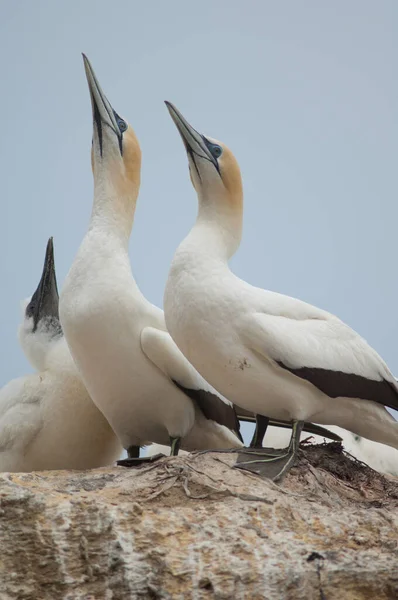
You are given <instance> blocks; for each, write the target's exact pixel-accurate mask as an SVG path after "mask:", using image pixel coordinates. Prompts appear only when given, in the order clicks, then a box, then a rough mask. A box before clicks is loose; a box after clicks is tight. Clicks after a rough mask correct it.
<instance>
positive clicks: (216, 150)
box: [202, 135, 222, 159]
mask: <svg viewBox="0 0 398 600" xmlns="http://www.w3.org/2000/svg"><path fill="white" fill-rule="evenodd" d="M202 139H203V141H204V143H205V144H206V146H207V147H208V149H209V150H210V152H211V154H212V156H213V157H214V158H215V159H217V158H219V157H220V156H221V154H222V148H221V146H219V145H218V144H212V142H209V140H208V139H207V138H205V136H204V135H202Z"/></svg>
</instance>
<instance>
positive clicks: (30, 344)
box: [18, 319, 64, 371]
mask: <svg viewBox="0 0 398 600" xmlns="http://www.w3.org/2000/svg"><path fill="white" fill-rule="evenodd" d="M18 339H19V343H20V345H21V348H22V350H23V353H24V354H25V356H26V358H27V359H28V361H29V363H30V364H31V365H32V367H33V368H34V369H36V370H37V371H44V370H45V369H46V368H47V362H48V357H49V355H50V354H51V351H52V350H53V348H54V347H55V346H56V345H58V344H59V342H60V341H61V340H63V339H64V338H63V336H62V334H61V335H55V336H54V333H53V331H52V330H50V329H48V328H42V327H40V324H39V327H38V328H37V330H36V331H35V332H34V333H33V331H32V319H25V320H24V322H23V323H22V324H21V325H20V327H19V329H18Z"/></svg>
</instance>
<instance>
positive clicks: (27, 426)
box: [0, 238, 122, 472]
mask: <svg viewBox="0 0 398 600" xmlns="http://www.w3.org/2000/svg"><path fill="white" fill-rule="evenodd" d="M25 307H26V308H25V311H24V321H23V323H22V325H21V326H20V328H19V340H20V343H21V346H22V349H23V350H24V352H25V354H26V356H27V358H28V360H29V361H30V362H31V364H32V366H34V367H35V368H36V369H37V370H38V372H37V373H33V374H31V375H26V376H25V377H20V378H19V379H14V380H12V381H10V382H9V383H8V384H7V385H5V386H4V387H3V388H2V389H1V390H0V470H1V471H13V472H16V471H19V472H21V471H25V472H26V471H41V470H49V469H90V468H94V467H101V466H105V465H109V464H111V463H113V462H114V461H115V460H116V459H117V458H118V457H119V456H120V454H121V452H122V447H121V444H120V442H119V440H118V438H117V436H116V434H115V433H114V432H113V431H112V429H111V427H110V425H109V424H108V422H107V421H106V419H105V417H104V416H103V415H102V413H101V412H100V411H99V410H98V408H97V407H96V406H95V405H94V404H93V402H92V400H91V398H90V396H89V395H88V393H87V391H86V389H85V387H84V385H83V383H82V381H81V379H80V377H79V375H78V372H77V369H76V367H75V365H74V362H73V359H72V357H71V355H70V352H69V349H68V346H67V344H66V340H65V338H64V336H63V334H62V329H61V326H60V323H59V318H58V291H57V281H56V276H55V266H54V255H53V242H52V238H50V239H49V241H48V244H47V250H46V256H45V261H44V267H43V273H42V277H41V279H40V283H39V285H38V288H37V290H36V291H35V293H34V294H33V296H32V298H31V299H30V300H28V301H27V302H25Z"/></svg>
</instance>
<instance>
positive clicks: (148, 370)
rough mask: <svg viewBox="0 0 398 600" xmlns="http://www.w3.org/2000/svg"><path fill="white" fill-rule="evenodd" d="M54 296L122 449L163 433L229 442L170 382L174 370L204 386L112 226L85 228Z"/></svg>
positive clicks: (166, 437)
mask: <svg viewBox="0 0 398 600" xmlns="http://www.w3.org/2000/svg"><path fill="white" fill-rule="evenodd" d="M97 261H98V262H97ZM80 281H84V282H85V284H84V285H81V283H80ZM61 302H62V306H63V309H62V313H61V315H62V323H63V326H64V328H65V331H66V335H67V337H68V343H69V346H70V348H71V350H72V353H73V356H74V358H75V361H76V363H77V364H78V366H79V369H80V371H81V373H82V374H83V377H84V381H85V382H86V385H87V388H88V390H89V392H90V395H91V396H92V397H93V398H95V402H96V404H97V406H98V407H99V408H100V409H101V410H102V411H103V412H104V414H105V415H106V416H107V418H108V420H109V422H110V424H111V425H112V427H113V428H114V429H115V431H117V433H118V436H119V438H120V440H121V442H122V444H123V446H124V447H125V448H126V449H127V448H129V447H130V446H143V445H145V444H147V443H149V442H152V441H154V442H157V443H159V444H164V445H166V444H169V442H170V437H182V438H183V442H182V447H184V448H187V449H192V450H193V449H200V448H207V447H222V448H225V447H230V446H233V445H236V442H238V440H237V438H236V437H235V436H234V435H233V434H232V433H230V432H229V431H228V430H227V429H226V428H225V427H221V426H219V425H217V424H216V423H214V422H213V421H211V420H208V419H206V418H205V417H204V416H203V414H202V413H201V411H200V410H198V408H197V407H196V406H195V403H194V402H193V401H192V400H191V399H190V398H189V397H187V395H186V394H185V393H184V392H183V391H181V390H180V389H179V388H178V387H177V386H176V385H175V384H174V383H173V381H172V378H173V377H175V378H179V380H180V381H181V382H183V381H184V377H185V383H186V386H187V387H190V388H193V389H194V388H196V389H208V390H210V387H209V386H207V388H206V384H205V382H203V381H202V379H201V378H200V376H199V375H198V374H196V373H195V371H194V369H190V368H189V363H188V362H187V361H186V359H185V358H184V357H183V356H182V355H181V353H180V352H179V351H178V349H177V348H176V347H175V344H174V342H173V341H172V340H171V338H170V336H169V334H168V332H167V331H166V327H165V324H164V318H163V312H162V311H161V310H160V309H159V308H157V307H156V306H153V305H152V304H150V303H149V302H148V301H147V300H146V299H145V298H144V296H143V295H142V294H141V293H140V291H139V289H138V287H137V286H136V284H135V282H134V280H133V278H132V275H131V268H130V264H129V257H128V252H127V247H126V245H123V244H122V243H119V242H118V240H117V233H115V234H114V235H112V234H108V236H107V234H106V232H105V231H103V230H102V229H101V226H100V225H98V226H95V227H93V228H91V230H90V231H89V234H88V236H87V237H86V239H85V240H84V241H83V243H82V245H81V247H80V249H79V251H78V254H77V256H76V259H75V261H74V265H73V266H72V268H71V270H70V272H69V275H68V278H67V280H66V282H65V285H64V288H63V291H62V296H61ZM159 345H160V346H161V347H160V348H159V350H158V346H159ZM145 351H146V352H147V353H148V355H150V356H152V357H153V359H154V360H155V361H156V362H153V361H152V360H151V359H150V358H148V356H147V354H146V353H145ZM174 357H175V358H174ZM162 360H164V361H165V363H166V364H165V365H164V368H162V365H161V361H162ZM178 367H180V369H181V371H182V374H181V377H180V374H179V373H178ZM167 372H169V373H170V374H169V376H168V375H167V374H166V373H167ZM173 373H174V375H173ZM220 444H221V446H220ZM238 445H239V442H238Z"/></svg>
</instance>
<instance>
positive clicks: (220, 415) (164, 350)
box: [141, 327, 240, 437]
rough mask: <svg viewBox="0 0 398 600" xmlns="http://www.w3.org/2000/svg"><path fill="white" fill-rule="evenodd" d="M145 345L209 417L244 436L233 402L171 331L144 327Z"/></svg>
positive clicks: (153, 360) (143, 337) (174, 381)
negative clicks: (186, 353) (187, 355)
mask: <svg viewBox="0 0 398 600" xmlns="http://www.w3.org/2000/svg"><path fill="white" fill-rule="evenodd" d="M141 348H142V351H143V352H144V354H145V355H146V357H147V358H148V359H149V360H150V361H151V362H152V363H153V364H154V365H156V367H158V369H160V370H161V371H162V373H163V374H164V375H166V377H168V379H170V381H172V382H173V383H174V385H175V386H176V387H178V388H179V389H180V390H182V391H183V392H184V393H185V394H186V395H187V396H188V397H189V398H191V399H192V400H193V401H194V402H195V403H196V405H197V406H198V407H199V408H200V410H201V411H202V413H203V415H204V416H205V417H206V418H207V419H210V420H212V421H215V422H216V423H218V424H219V425H223V426H224V427H227V428H228V429H230V430H231V431H233V432H235V433H236V434H237V435H238V436H239V437H240V434H239V427H240V426H239V420H238V418H237V416H236V412H235V409H234V406H233V404H232V403H231V402H229V400H227V399H226V398H224V397H223V396H221V395H220V394H218V393H217V392H216V390H215V389H214V388H212V387H211V386H210V385H209V384H208V383H207V381H205V380H204V379H203V377H201V375H199V373H198V372H197V371H196V369H195V368H194V367H193V366H192V365H191V363H190V362H189V361H188V360H187V359H186V358H185V356H184V355H183V354H182V352H181V351H180V349H179V348H178V347H177V346H176V344H175V343H174V342H173V340H172V338H171V337H170V334H169V333H168V332H167V331H161V330H159V329H156V328H154V327H144V329H143V330H142V332H141Z"/></svg>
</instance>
